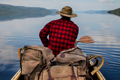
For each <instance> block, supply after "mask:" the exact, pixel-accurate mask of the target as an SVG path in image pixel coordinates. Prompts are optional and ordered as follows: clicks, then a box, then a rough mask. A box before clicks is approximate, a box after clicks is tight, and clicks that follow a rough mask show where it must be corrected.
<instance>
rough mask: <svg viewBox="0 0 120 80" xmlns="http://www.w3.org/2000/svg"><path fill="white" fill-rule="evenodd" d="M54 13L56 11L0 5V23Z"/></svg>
mask: <svg viewBox="0 0 120 80" xmlns="http://www.w3.org/2000/svg"><path fill="white" fill-rule="evenodd" d="M54 11H56V10H55V9H50V10H49V9H45V8H40V7H24V6H12V5H7V4H0V21H2V20H11V19H16V18H29V17H43V16H46V15H50V14H52V13H53V12H54Z"/></svg>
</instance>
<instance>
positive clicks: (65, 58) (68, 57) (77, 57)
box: [53, 47, 86, 66]
mask: <svg viewBox="0 0 120 80" xmlns="http://www.w3.org/2000/svg"><path fill="white" fill-rule="evenodd" d="M70 61H72V62H78V61H81V62H84V66H85V64H86V56H85V54H84V53H83V52H82V50H81V49H80V48H78V47H76V48H71V49H67V50H64V51H61V52H60V53H59V54H58V55H57V56H56V58H55V59H54V60H53V62H60V63H69V62H70Z"/></svg>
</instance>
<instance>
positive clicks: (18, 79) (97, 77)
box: [11, 61, 106, 80]
mask: <svg viewBox="0 0 120 80" xmlns="http://www.w3.org/2000/svg"><path fill="white" fill-rule="evenodd" d="M90 64H93V62H92V61H91V63H90ZM95 68H96V67H94V68H93V69H92V70H94V69H95ZM90 71H91V70H90ZM20 74H21V70H20V69H19V70H18V71H17V72H16V74H15V75H14V76H13V77H12V78H11V80H24V79H22V76H21V75H20ZM92 78H93V80H106V79H105V77H104V76H103V75H102V73H101V72H100V71H97V72H96V73H95V74H94V75H93V76H92Z"/></svg>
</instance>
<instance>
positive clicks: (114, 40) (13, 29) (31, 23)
mask: <svg viewBox="0 0 120 80" xmlns="http://www.w3.org/2000/svg"><path fill="white" fill-rule="evenodd" d="M59 18H60V16H59V15H54V16H52V15H48V16H45V17H35V18H25V19H12V20H7V19H6V20H4V21H2V20H0V80H10V79H11V77H12V76H13V75H14V74H15V73H16V72H17V70H19V68H20V66H19V59H18V54H17V51H18V49H19V48H21V47H23V46H24V45H42V43H41V41H40V39H39V31H40V30H41V29H42V28H43V27H44V25H45V24H46V23H48V22H49V21H51V20H54V19H59ZM72 21H74V22H75V23H76V24H77V25H78V26H79V35H78V38H77V40H78V39H79V38H80V37H82V36H85V35H88V36H91V37H92V38H93V39H94V41H95V43H92V44H84V43H78V46H79V47H80V48H81V49H82V50H83V51H84V53H86V54H87V55H94V54H99V55H102V56H103V58H104V59H105V63H104V65H103V67H102V68H101V69H100V71H101V72H102V74H103V75H104V76H105V78H106V80H120V76H119V75H120V27H119V26H120V17H118V16H115V15H111V14H83V13H82V14H81V13H78V17H76V18H72ZM6 76H7V77H6Z"/></svg>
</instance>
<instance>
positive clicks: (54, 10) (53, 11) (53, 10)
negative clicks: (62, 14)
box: [49, 9, 58, 15]
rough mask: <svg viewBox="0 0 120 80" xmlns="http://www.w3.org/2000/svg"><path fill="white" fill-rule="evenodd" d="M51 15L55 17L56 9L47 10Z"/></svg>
mask: <svg viewBox="0 0 120 80" xmlns="http://www.w3.org/2000/svg"><path fill="white" fill-rule="evenodd" d="M49 10H50V11H51V12H52V13H51V14H50V15H56V12H57V11H58V10H57V9H49Z"/></svg>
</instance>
